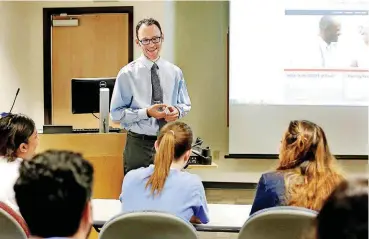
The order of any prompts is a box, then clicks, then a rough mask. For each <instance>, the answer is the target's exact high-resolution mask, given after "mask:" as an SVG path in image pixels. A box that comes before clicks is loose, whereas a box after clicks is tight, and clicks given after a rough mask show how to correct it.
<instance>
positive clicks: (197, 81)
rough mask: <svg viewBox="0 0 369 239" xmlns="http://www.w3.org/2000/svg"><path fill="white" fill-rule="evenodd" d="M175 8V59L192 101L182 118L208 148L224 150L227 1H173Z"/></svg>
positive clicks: (226, 136)
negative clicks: (187, 111) (184, 116)
mask: <svg viewBox="0 0 369 239" xmlns="http://www.w3.org/2000/svg"><path fill="white" fill-rule="evenodd" d="M175 10H176V12H175V13H176V14H175V21H176V26H177V28H176V29H175V34H174V35H175V42H174V43H175V47H174V49H175V53H176V54H175V62H176V64H178V66H179V67H181V68H182V70H183V73H184V77H185V80H186V82H187V85H188V91H189V94H190V97H191V102H192V109H191V112H190V113H189V115H188V116H187V117H186V118H185V119H184V121H185V122H187V123H189V124H190V125H191V127H192V129H193V131H194V134H195V135H197V136H199V137H201V138H203V139H204V144H206V145H210V146H211V149H212V150H214V151H222V152H227V151H228V128H227V67H226V66H227V61H226V50H227V48H226V46H227V45H226V40H227V31H228V26H229V16H228V15H229V13H228V12H229V3H228V2H222V1H191V2H189V1H176V3H175ZM189 16H191V17H189Z"/></svg>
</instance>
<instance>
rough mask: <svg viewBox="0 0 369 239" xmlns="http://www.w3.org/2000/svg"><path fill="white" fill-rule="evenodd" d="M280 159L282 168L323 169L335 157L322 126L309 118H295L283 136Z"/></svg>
mask: <svg viewBox="0 0 369 239" xmlns="http://www.w3.org/2000/svg"><path fill="white" fill-rule="evenodd" d="M279 159H280V163H279V168H280V169H291V168H295V167H302V168H303V169H304V170H313V169H314V170H316V171H321V170H323V168H326V167H327V166H328V165H330V163H331V162H332V161H333V160H334V157H333V156H332V154H331V152H330V150H329V147H328V142H327V138H326V135H325V133H324V131H323V129H322V128H321V127H320V126H318V125H316V124H315V123H313V122H310V121H307V120H294V121H291V122H290V124H289V126H288V128H287V130H286V132H285V133H284V135H283V137H282V142H281V146H280V154H279ZM308 166H309V167H308ZM312 166H314V168H312Z"/></svg>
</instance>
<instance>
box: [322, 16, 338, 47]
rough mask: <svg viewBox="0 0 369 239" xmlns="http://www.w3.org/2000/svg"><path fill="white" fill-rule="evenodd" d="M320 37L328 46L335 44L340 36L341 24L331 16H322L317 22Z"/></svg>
mask: <svg viewBox="0 0 369 239" xmlns="http://www.w3.org/2000/svg"><path fill="white" fill-rule="evenodd" d="M319 29H320V36H321V37H322V38H323V40H324V41H325V42H326V43H327V44H330V43H332V42H337V41H338V37H339V36H340V35H341V23H340V22H339V21H338V20H337V19H336V18H334V17H332V16H323V17H322V18H321V19H320V22H319Z"/></svg>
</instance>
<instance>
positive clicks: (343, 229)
mask: <svg viewBox="0 0 369 239" xmlns="http://www.w3.org/2000/svg"><path fill="white" fill-rule="evenodd" d="M330 238H334V239H352V238H355V239H367V238H368V179H356V180H350V181H344V182H343V183H341V184H340V185H339V186H338V187H337V188H336V189H335V190H334V192H333V193H332V194H331V195H330V196H329V198H328V199H327V200H326V202H325V203H324V205H323V207H322V209H321V210H320V212H319V214H318V216H317V218H316V239H330Z"/></svg>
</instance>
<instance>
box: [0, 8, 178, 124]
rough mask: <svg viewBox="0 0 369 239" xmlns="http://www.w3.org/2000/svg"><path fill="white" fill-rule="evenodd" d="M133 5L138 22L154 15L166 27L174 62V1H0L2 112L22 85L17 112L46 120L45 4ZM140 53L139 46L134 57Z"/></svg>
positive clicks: (168, 56)
mask: <svg viewBox="0 0 369 239" xmlns="http://www.w3.org/2000/svg"><path fill="white" fill-rule="evenodd" d="M82 6H89V7H91V6H133V7H134V25H135V24H136V23H137V22H138V21H139V20H140V19H142V18H144V17H154V18H156V19H157V20H158V21H159V22H160V23H161V24H162V27H163V29H165V47H164V49H163V52H162V55H163V57H165V58H166V59H168V60H170V61H173V58H174V50H173V45H174V44H173V41H174V39H173V24H174V21H173V9H172V6H173V2H171V1H124V2H95V3H94V2H92V1H65V2H57V1H48V2H32V1H23V2H22V1H13V2H0V32H1V34H0V72H1V74H0V112H4V111H8V110H9V109H10V107H11V104H12V101H13V97H14V94H15V92H16V90H17V88H18V87H20V88H21V91H20V94H19V96H18V99H17V102H16V104H15V106H14V110H13V111H14V112H18V113H24V114H26V115H28V116H30V117H31V118H33V119H34V120H35V122H36V125H37V128H42V125H43V123H44V107H43V102H44V101H43V24H42V11H43V8H44V7H82ZM139 55H140V51H139V49H138V48H137V47H136V46H135V49H134V57H135V58H136V57H138V56H139Z"/></svg>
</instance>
